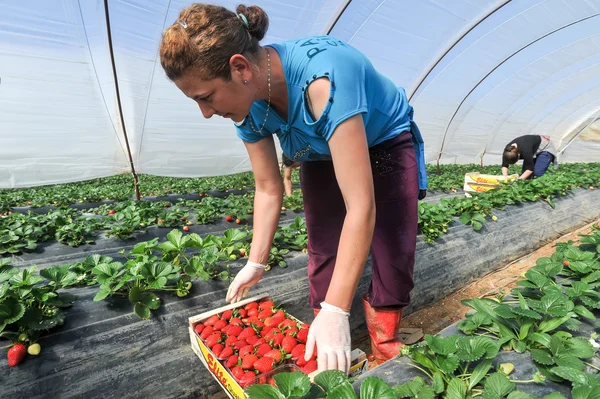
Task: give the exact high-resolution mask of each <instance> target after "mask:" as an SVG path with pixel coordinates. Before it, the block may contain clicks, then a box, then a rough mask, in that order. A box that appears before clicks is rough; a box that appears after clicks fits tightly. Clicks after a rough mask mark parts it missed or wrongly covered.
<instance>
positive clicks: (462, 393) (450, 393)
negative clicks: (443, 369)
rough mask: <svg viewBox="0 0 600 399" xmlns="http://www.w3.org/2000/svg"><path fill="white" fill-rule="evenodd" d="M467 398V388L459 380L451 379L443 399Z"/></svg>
mask: <svg viewBox="0 0 600 399" xmlns="http://www.w3.org/2000/svg"><path fill="white" fill-rule="evenodd" d="M466 397H467V386H466V385H465V383H464V382H463V380H461V379H460V378H453V379H451V380H450V383H449V384H448V388H447V389H446V396H444V398H445V399H465V398H466Z"/></svg>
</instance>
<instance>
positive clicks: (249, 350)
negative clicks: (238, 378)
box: [238, 345, 254, 359]
mask: <svg viewBox="0 0 600 399" xmlns="http://www.w3.org/2000/svg"><path fill="white" fill-rule="evenodd" d="M250 353H254V345H246V346H244V347H243V348H242V349H240V350H239V353H238V355H239V356H240V357H241V358H242V359H243V358H244V356H246V355H248V354H250Z"/></svg>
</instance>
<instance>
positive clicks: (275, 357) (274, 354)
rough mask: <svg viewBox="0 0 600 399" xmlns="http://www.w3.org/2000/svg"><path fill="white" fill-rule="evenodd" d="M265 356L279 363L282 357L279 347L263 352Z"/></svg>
mask: <svg viewBox="0 0 600 399" xmlns="http://www.w3.org/2000/svg"><path fill="white" fill-rule="evenodd" d="M294 349H295V348H294ZM265 357H270V358H272V359H273V360H275V363H279V362H280V361H281V359H282V358H283V355H282V353H281V351H280V350H279V349H271V350H270V351H268V352H267V353H265Z"/></svg>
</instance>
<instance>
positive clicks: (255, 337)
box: [246, 335, 260, 345]
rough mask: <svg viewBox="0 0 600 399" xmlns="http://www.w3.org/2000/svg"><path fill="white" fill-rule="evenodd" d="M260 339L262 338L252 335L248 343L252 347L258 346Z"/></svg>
mask: <svg viewBox="0 0 600 399" xmlns="http://www.w3.org/2000/svg"><path fill="white" fill-rule="evenodd" d="M259 339H260V338H259V337H258V335H251V336H249V337H247V338H246V342H248V343H249V344H250V345H256V341H258V340H259Z"/></svg>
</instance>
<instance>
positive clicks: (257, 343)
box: [252, 338, 267, 346]
mask: <svg viewBox="0 0 600 399" xmlns="http://www.w3.org/2000/svg"><path fill="white" fill-rule="evenodd" d="M266 343H267V341H266V340H265V339H264V338H259V339H257V340H256V342H254V343H253V344H252V345H254V346H259V345H262V344H266Z"/></svg>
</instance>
